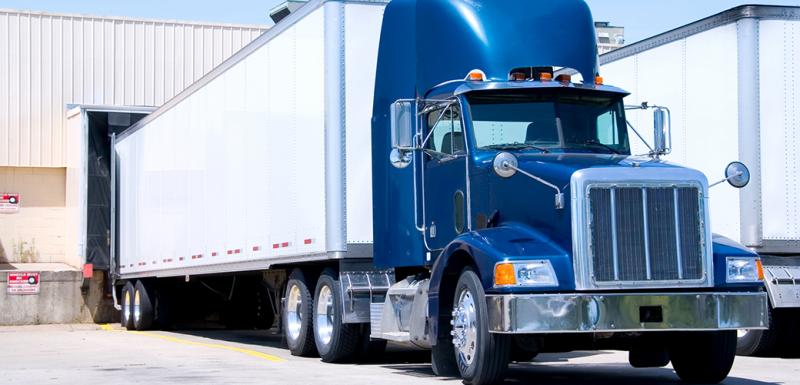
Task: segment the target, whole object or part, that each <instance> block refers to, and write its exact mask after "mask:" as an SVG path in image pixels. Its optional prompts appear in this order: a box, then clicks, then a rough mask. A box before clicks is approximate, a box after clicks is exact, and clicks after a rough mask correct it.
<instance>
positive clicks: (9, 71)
mask: <svg viewBox="0 0 800 385" xmlns="http://www.w3.org/2000/svg"><path fill="white" fill-rule="evenodd" d="M264 30H265V27H263V26H250V25H229V24H214V23H197V22H183V21H165V20H140V19H130V18H118V17H96V16H85V15H71V14H55V13H46V12H30V11H17V10H7V9H0V325H3V324H25V323H52V322H73V321H86V320H91V319H92V317H94V318H95V320H97V319H98V317H99V318H102V317H104V316H106V315H107V314H101V313H102V312H98V311H97V310H96V309H98V308H102V306H100V307H98V306H99V304H100V303H102V301H100V300H101V299H103V298H104V297H105V294H104V289H103V288H104V285H105V282H104V281H105V279H104V275H103V273H102V272H100V271H97V272H93V271H92V270H97V269H95V268H94V267H93V266H91V265H89V266H87V265H86V263H87V262H89V263H91V262H93V261H96V262H95V263H100V264H102V261H103V258H99V257H97V256H98V255H101V256H105V258H106V259H107V254H108V247H109V245H108V241H107V240H108V236H107V234H104V233H105V231H104V230H102V229H103V228H104V227H103V226H98V223H100V224H103V221H105V224H106V225H107V222H108V221H109V218H108V202H107V199H105V200H97V199H93V197H92V196H91V195H92V191H93V188H103V187H97V186H103V181H104V180H106V179H107V177H108V174H109V159H108V156H107V152H108V148H109V146H108V140H109V139H108V134H110V133H113V132H118V131H119V130H122V129H124V128H126V127H128V126H130V125H131V124H133V123H135V122H136V120H138V119H140V118H141V117H143V116H144V115H145V114H147V113H148V112H150V111H152V110H153V109H154V108H156V107H158V106H160V105H162V104H164V103H165V102H166V101H168V100H169V99H171V98H172V97H174V96H175V95H177V94H178V93H180V92H181V91H183V90H184V89H185V88H186V87H188V86H189V85H191V84H192V83H194V82H195V81H197V80H198V79H200V78H201V77H203V76H204V75H205V74H207V73H208V72H209V71H210V70H211V69H212V68H214V67H215V66H217V65H219V64H220V63H222V62H223V61H224V60H226V59H227V58H228V57H230V56H231V55H232V54H233V53H235V52H237V51H238V50H239V49H241V48H242V47H244V46H245V45H247V44H248V43H249V42H251V41H252V40H254V39H255V38H256V37H257V36H259V35H260V34H261V33H263V32H264ZM76 117H78V118H80V119H75V118H76ZM73 121H74V122H77V123H75V124H72V123H70V122H73ZM87 122H88V123H87ZM87 127H92V128H91V129H88V128H87ZM95 128H98V129H95ZM104 178H105V179H104ZM93 186H94V187H93ZM105 188H108V185H107V184H106V185H105ZM97 196H103V194H97ZM104 253H105V254H104ZM17 272H19V273H21V272H35V273H38V275H37V276H36V278H35V279H32V281H33V280H35V281H36V282H35V283H36V284H35V285H34V286H36V288H35V289H34V288H30V291H31V292H34V291H35V292H36V293H38V294H22V293H26V290H27V289H25V288H16V287H15V288H12V285H11V284H9V283H8V282H7V281H8V280H9V279H11V280H14V282H13V283H16V279H17V278H19V276H20V275H19V274H16V273H17ZM84 277H86V279H84ZM89 277H91V278H89Z"/></svg>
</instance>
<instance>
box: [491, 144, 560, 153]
mask: <svg viewBox="0 0 800 385" xmlns="http://www.w3.org/2000/svg"><path fill="white" fill-rule="evenodd" d="M483 148H488V149H490V150H500V151H514V150H527V149H534V150H539V151H541V152H543V153H545V154H547V153H549V152H550V150H548V149H546V148H544V147H539V146H537V145H535V144H530V143H519V142H516V143H506V144H493V145H491V146H484V147H483Z"/></svg>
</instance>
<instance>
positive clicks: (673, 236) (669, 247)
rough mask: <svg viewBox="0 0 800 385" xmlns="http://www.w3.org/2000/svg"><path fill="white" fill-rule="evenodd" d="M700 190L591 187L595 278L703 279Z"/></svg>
mask: <svg viewBox="0 0 800 385" xmlns="http://www.w3.org/2000/svg"><path fill="white" fill-rule="evenodd" d="M699 191H700V190H699V188H698V187H695V186H591V187H589V190H588V206H589V224H588V225H589V234H588V236H589V255H590V258H591V266H592V272H593V277H592V278H593V281H594V282H596V283H598V284H602V283H620V282H644V283H646V282H657V281H658V282H663V281H696V280H702V279H704V274H703V273H704V271H703V270H704V268H703V265H704V263H703V260H704V252H703V250H704V245H703V242H704V240H703V234H704V226H703V220H702V218H703V214H702V210H701V209H702V208H701V196H700V192H699Z"/></svg>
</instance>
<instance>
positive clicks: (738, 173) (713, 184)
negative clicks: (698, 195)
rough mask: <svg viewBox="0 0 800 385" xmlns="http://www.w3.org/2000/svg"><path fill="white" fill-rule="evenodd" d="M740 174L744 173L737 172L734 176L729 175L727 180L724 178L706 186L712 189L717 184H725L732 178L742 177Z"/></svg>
mask: <svg viewBox="0 0 800 385" xmlns="http://www.w3.org/2000/svg"><path fill="white" fill-rule="evenodd" d="M742 174H744V173H743V172H741V171H739V172H737V173H736V174H733V175H731V176H729V177H727V178H724V179H722V180H719V181H716V182H714V183H712V184H710V185H708V188H712V187H714V186H716V185H718V184H720V183H724V182H727V181H729V180H731V179H733V178H737V177H740V176H742Z"/></svg>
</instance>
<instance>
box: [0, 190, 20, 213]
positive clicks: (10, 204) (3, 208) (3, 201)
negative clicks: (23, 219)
mask: <svg viewBox="0 0 800 385" xmlns="http://www.w3.org/2000/svg"><path fill="white" fill-rule="evenodd" d="M17 212H19V194H12V193H0V214H15V213H17Z"/></svg>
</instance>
